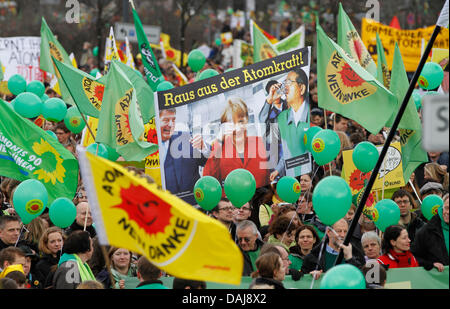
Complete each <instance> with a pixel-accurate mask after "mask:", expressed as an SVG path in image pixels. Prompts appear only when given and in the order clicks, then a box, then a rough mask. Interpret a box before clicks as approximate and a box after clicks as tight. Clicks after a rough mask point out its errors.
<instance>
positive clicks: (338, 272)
mask: <svg viewBox="0 0 450 309" xmlns="http://www.w3.org/2000/svg"><path fill="white" fill-rule="evenodd" d="M320 288H321V289H346V290H348V289H365V288H366V280H365V279H364V275H363V273H362V272H361V271H360V270H359V269H358V268H357V267H356V266H353V265H351V264H340V265H336V266H334V267H333V268H331V269H330V270H328V271H327V272H326V273H325V275H324V276H323V278H322V281H321V282H320Z"/></svg>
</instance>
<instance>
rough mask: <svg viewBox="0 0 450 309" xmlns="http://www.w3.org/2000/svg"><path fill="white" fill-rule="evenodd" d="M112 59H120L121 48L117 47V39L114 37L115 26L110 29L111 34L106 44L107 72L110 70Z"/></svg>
mask: <svg viewBox="0 0 450 309" xmlns="http://www.w3.org/2000/svg"><path fill="white" fill-rule="evenodd" d="M112 60H118V61H120V55H119V50H118V49H117V44H116V39H115V37H114V29H113V27H111V28H110V30H109V36H108V37H107V38H106V45H105V72H107V71H108V70H109V66H110V64H111V61H112Z"/></svg>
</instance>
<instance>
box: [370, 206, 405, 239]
mask: <svg viewBox="0 0 450 309" xmlns="http://www.w3.org/2000/svg"><path fill="white" fill-rule="evenodd" d="M372 216H373V222H374V223H375V226H376V227H377V228H378V229H380V230H381V231H382V232H384V230H386V228H387V227H388V226H391V225H394V224H398V221H399V220H400V208H398V205H397V203H396V202H394V201H393V200H389V199H384V200H381V201H379V202H378V203H377V204H376V205H375V208H374V209H373V212H372Z"/></svg>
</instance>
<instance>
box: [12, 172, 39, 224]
mask: <svg viewBox="0 0 450 309" xmlns="http://www.w3.org/2000/svg"><path fill="white" fill-rule="evenodd" d="M47 203H48V192H47V189H46V188H45V186H44V185H43V184H42V182H40V181H39V180H36V179H28V180H25V181H23V182H21V183H20V184H19V185H18V186H17V188H16V191H14V195H13V204H14V209H15V210H16V212H17V214H18V215H19V217H20V219H22V221H23V223H24V224H28V223H30V222H31V221H32V220H33V219H34V218H37V217H39V215H40V214H42V213H43V212H44V210H45V207H47Z"/></svg>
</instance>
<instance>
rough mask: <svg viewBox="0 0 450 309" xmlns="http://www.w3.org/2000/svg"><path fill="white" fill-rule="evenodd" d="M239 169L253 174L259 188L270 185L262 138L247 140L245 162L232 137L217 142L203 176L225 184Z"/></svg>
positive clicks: (254, 137)
mask: <svg viewBox="0 0 450 309" xmlns="http://www.w3.org/2000/svg"><path fill="white" fill-rule="evenodd" d="M238 168H242V169H246V170H248V171H249V172H250V173H252V174H253V176H254V177H255V181H256V187H257V188H259V187H263V186H265V185H267V184H268V183H269V170H268V169H267V155H266V147H265V145H264V143H263V141H262V139H261V138H260V137H257V136H248V137H247V138H246V145H245V149H244V158H243V161H242V159H241V158H240V157H239V155H238V153H237V150H236V148H235V146H234V144H233V142H232V136H226V137H225V140H224V142H223V143H219V142H215V143H214V145H213V146H212V151H211V155H210V157H209V159H208V161H207V162H206V165H205V168H204V169H203V176H213V177H215V178H216V179H217V180H219V182H220V183H223V182H224V181H225V179H226V177H227V176H228V174H229V173H230V172H232V171H234V170H235V169H238Z"/></svg>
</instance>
